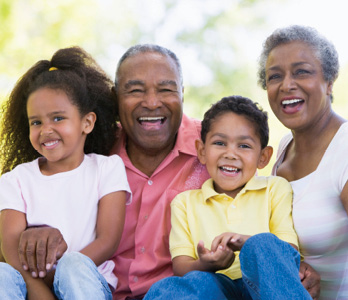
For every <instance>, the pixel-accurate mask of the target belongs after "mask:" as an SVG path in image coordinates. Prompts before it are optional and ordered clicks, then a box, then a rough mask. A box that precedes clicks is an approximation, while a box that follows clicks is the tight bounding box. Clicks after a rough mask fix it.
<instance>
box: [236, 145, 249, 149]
mask: <svg viewBox="0 0 348 300" xmlns="http://www.w3.org/2000/svg"><path fill="white" fill-rule="evenodd" d="M239 148H243V149H249V148H251V147H250V146H249V145H247V144H242V145H240V146H239Z"/></svg>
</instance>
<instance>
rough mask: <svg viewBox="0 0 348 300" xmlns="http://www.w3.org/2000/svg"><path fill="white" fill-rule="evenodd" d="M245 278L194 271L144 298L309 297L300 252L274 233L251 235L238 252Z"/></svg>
mask: <svg viewBox="0 0 348 300" xmlns="http://www.w3.org/2000/svg"><path fill="white" fill-rule="evenodd" d="M239 258H240V263H241V270H242V274H243V279H237V280H231V279H230V278H228V277H227V276H225V275H222V274H214V273H209V272H201V271H193V272H190V273H187V274H186V275H185V276H183V277H177V276H173V277H168V278H165V279H162V280H160V281H159V282H157V283H155V284H154V285H153V286H152V287H151V288H150V290H149V291H148V293H147V294H146V295H145V298H144V300H152V299H169V300H171V299H172V300H174V299H206V300H210V299H211V300H213V299H214V300H220V299H221V300H222V299H224V300H225V299H228V300H241V299H243V300H250V299H253V300H259V299H261V300H279V299H282V300H290V299H291V300H293V299H298V300H307V299H308V300H309V299H312V298H311V296H310V295H309V293H308V292H307V291H306V290H305V288H304V287H303V286H302V284H301V280H300V277H299V265H300V254H299V253H298V252H297V251H296V250H295V249H294V248H293V247H292V246H290V245H289V244H288V243H286V242H284V241H282V240H280V239H278V238H277V237H276V236H275V235H273V234H271V233H261V234H257V235H255V236H252V237H251V238H249V239H248V240H247V242H246V243H245V244H244V246H243V248H242V251H241V252H240V255H239Z"/></svg>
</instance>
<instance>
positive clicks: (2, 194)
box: [0, 171, 27, 213]
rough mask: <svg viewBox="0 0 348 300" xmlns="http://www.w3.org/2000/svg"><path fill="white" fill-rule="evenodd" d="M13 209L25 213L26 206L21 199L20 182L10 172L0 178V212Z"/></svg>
mask: <svg viewBox="0 0 348 300" xmlns="http://www.w3.org/2000/svg"><path fill="white" fill-rule="evenodd" d="M4 209H14V210H18V211H20V212H23V213H26V210H27V205H26V203H25V201H24V199H23V197H22V193H21V187H20V182H19V180H18V179H17V177H16V176H15V175H14V174H13V171H12V172H9V173H6V174H3V175H2V176H1V178H0V211H2V210H4Z"/></svg>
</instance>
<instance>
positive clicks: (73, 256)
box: [0, 252, 112, 300]
mask: <svg viewBox="0 0 348 300" xmlns="http://www.w3.org/2000/svg"><path fill="white" fill-rule="evenodd" d="M53 291H54V294H55V295H56V297H57V298H58V299H59V300H63V299H64V300H89V299H90V300H95V299H98V300H99V299H101V300H102V299H106V300H112V293H111V290H110V288H109V285H108V283H107V281H106V280H105V278H104V277H103V276H102V275H101V274H100V273H99V272H98V269H97V266H96V265H95V264H94V262H93V261H92V260H91V259H90V258H89V257H87V256H85V255H83V254H81V253H79V252H71V253H67V254H65V255H64V256H63V257H62V258H61V259H60V260H59V262H58V265H57V269H56V273H55V276H54V282H53ZM26 294H27V289H26V285H25V282H24V280H23V277H22V275H21V274H20V273H19V272H18V271H17V270H15V269H14V268H12V267H11V266H10V265H8V264H6V263H0V299H1V300H25V299H26Z"/></svg>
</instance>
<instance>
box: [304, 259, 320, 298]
mask: <svg viewBox="0 0 348 300" xmlns="http://www.w3.org/2000/svg"><path fill="white" fill-rule="evenodd" d="M300 278H301V282H302V285H303V287H304V288H305V289H306V290H307V291H308V293H309V294H310V295H311V296H312V298H313V299H314V300H318V299H319V296H320V275H319V274H318V273H317V272H316V271H315V270H314V269H313V268H312V267H311V266H310V265H309V264H307V263H305V262H301V264H300Z"/></svg>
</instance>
